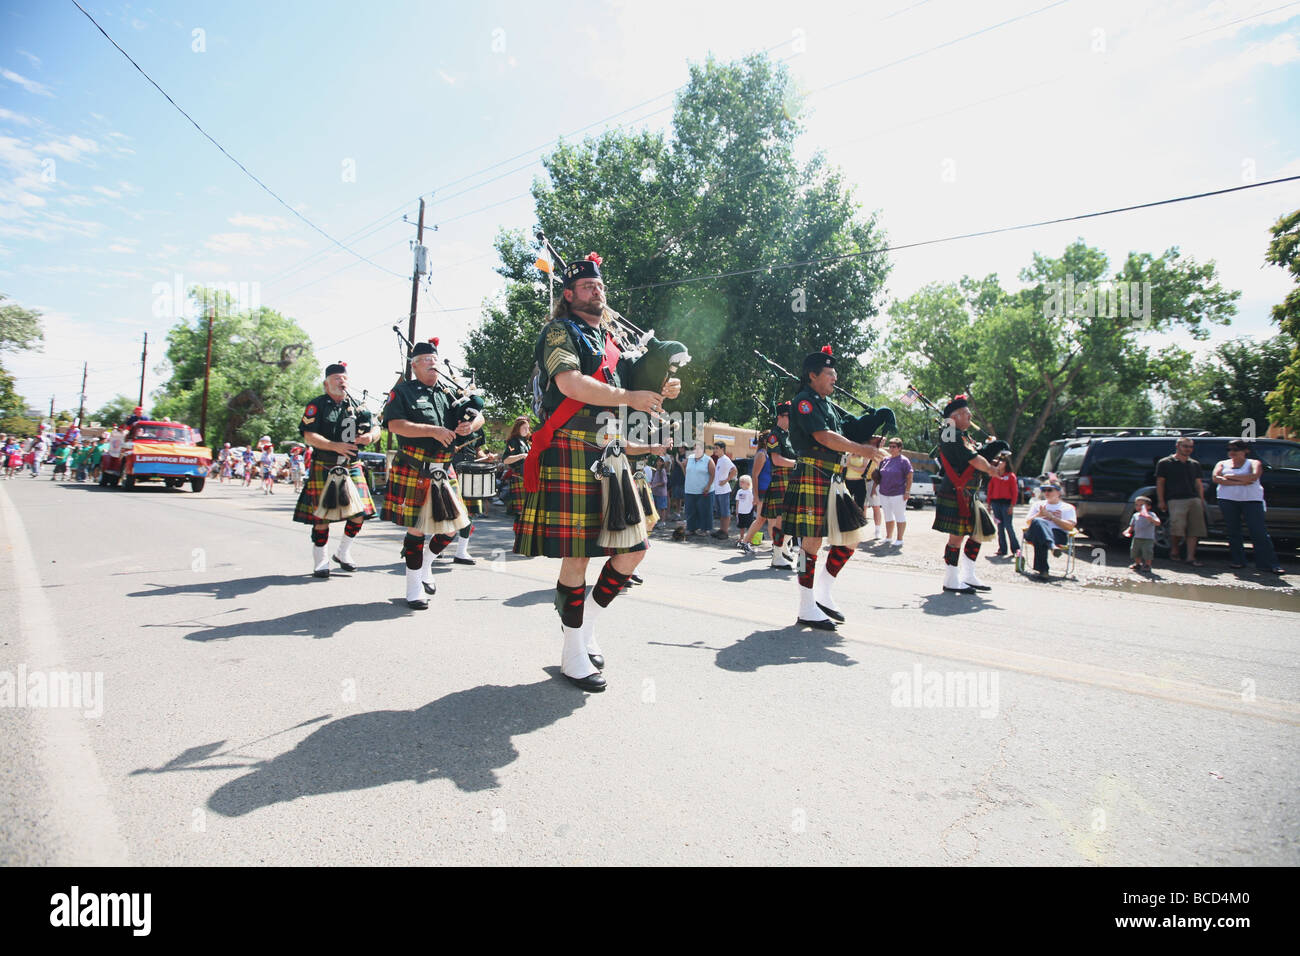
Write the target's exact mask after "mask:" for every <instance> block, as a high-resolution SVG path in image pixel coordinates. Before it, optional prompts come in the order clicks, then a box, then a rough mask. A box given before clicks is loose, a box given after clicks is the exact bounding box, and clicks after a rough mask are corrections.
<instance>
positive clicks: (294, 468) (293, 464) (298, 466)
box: [289, 445, 303, 495]
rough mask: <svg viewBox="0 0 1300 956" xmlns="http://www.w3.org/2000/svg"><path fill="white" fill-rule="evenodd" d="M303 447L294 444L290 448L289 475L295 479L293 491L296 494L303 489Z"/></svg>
mask: <svg viewBox="0 0 1300 956" xmlns="http://www.w3.org/2000/svg"><path fill="white" fill-rule="evenodd" d="M302 473H303V462H302V448H301V447H300V446H298V445H294V446H293V448H291V449H289V477H290V478H291V479H292V480H293V493H294V494H295V495H296V494H298V493H299V492H300V491H302Z"/></svg>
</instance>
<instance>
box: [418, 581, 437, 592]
mask: <svg viewBox="0 0 1300 956" xmlns="http://www.w3.org/2000/svg"><path fill="white" fill-rule="evenodd" d="M420 587H422V588H424V593H425V594H437V593H438V585H436V584H435V583H433V582H432V581H421V582H420Z"/></svg>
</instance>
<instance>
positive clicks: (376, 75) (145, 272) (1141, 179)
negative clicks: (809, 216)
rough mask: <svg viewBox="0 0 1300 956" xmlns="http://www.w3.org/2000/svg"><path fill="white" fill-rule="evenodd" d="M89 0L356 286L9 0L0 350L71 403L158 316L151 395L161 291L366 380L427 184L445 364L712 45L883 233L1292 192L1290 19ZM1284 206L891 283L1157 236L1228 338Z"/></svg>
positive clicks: (1143, 226) (1177, 214) (962, 260)
mask: <svg viewBox="0 0 1300 956" xmlns="http://www.w3.org/2000/svg"><path fill="white" fill-rule="evenodd" d="M83 5H84V6H86V8H87V10H88V11H89V12H90V13H91V14H92V15H93V16H94V17H95V18H96V20H98V21H99V23H100V24H101V26H103V27H104V29H105V30H107V31H108V33H109V34H110V35H111V36H112V37H113V38H114V39H115V40H116V41H117V42H118V43H119V44H121V45H122V47H123V48H124V49H125V50H126V51H127V52H128V53H130V54H131V55H132V56H133V57H134V58H135V59H136V60H137V62H139V63H140V65H141V66H142V67H143V68H144V69H145V70H146V71H147V72H148V73H149V74H150V75H151V76H152V77H153V78H154V79H155V80H156V81H157V82H158V83H159V84H160V85H161V86H162V87H163V89H165V90H166V91H167V92H168V93H169V94H171V96H172V97H173V98H174V99H175V100H176V101H177V103H179V104H180V105H181V106H182V107H183V108H184V109H185V110H186V111H187V112H188V113H189V114H190V115H191V116H193V117H194V118H195V119H196V120H197V121H198V122H199V123H200V124H201V125H202V126H203V127H204V128H205V129H206V130H207V131H208V132H209V133H210V134H211V135H212V136H213V137H214V138H215V139H216V140H218V141H219V142H220V143H221V144H222V145H223V146H225V147H226V149H227V150H229V151H230V153H231V154H233V155H234V156H235V157H236V158H238V159H239V160H240V161H241V162H243V163H244V164H245V165H246V166H247V167H248V168H249V169H250V170H251V171H252V172H253V173H254V174H255V175H257V176H258V177H259V178H260V179H261V180H262V181H264V182H265V183H267V184H268V185H269V186H270V187H271V188H272V189H273V190H274V191H275V192H276V193H278V194H279V195H280V196H281V197H282V198H283V199H284V200H285V201H286V202H288V203H289V204H290V205H291V206H292V207H293V208H294V209H296V210H297V211H299V212H300V213H301V214H302V215H304V216H306V217H308V218H309V219H311V220H312V221H313V222H315V223H316V224H317V225H318V226H320V227H321V228H322V229H324V230H325V231H326V232H328V233H330V234H331V235H333V236H335V237H336V238H339V239H342V240H344V241H345V242H347V243H348V244H350V245H353V246H354V248H355V249H356V250H357V251H359V252H360V253H361V254H363V255H365V256H366V257H367V258H369V259H371V260H373V262H374V263H376V264H377V265H378V268H377V267H376V266H372V265H370V264H368V263H364V262H360V261H359V260H357V259H356V258H355V257H354V256H352V255H349V254H348V253H346V252H343V251H342V250H339V249H338V248H337V247H336V246H333V245H332V244H331V243H330V242H329V241H327V240H326V239H324V238H322V237H321V236H320V235H319V234H318V233H316V232H313V231H312V230H311V229H310V228H309V227H308V226H307V225H305V224H304V223H303V222H302V221H301V220H299V219H297V218H295V217H294V216H293V214H292V213H290V212H289V211H288V210H286V209H285V208H284V207H282V206H280V205H279V204H278V203H276V201H275V200H274V199H273V198H272V197H271V196H269V195H267V194H266V193H265V192H263V191H262V190H261V189H260V188H259V187H258V186H257V185H256V184H255V183H253V182H252V181H251V180H250V179H249V178H248V177H247V176H245V174H244V173H242V172H241V171H240V170H239V169H238V168H237V167H235V166H234V165H233V164H232V163H231V162H230V161H229V160H228V159H227V158H226V157H225V156H223V155H222V154H221V153H220V152H219V151H218V150H217V149H216V148H215V147H214V146H213V145H212V144H211V143H209V142H208V141H207V140H205V139H203V138H202V136H201V135H200V134H199V133H198V132H197V131H196V130H195V129H194V128H193V127H192V126H191V125H190V124H189V123H188V122H187V121H186V120H185V119H184V117H182V116H181V115H180V114H179V113H177V112H176V111H175V109H173V108H172V106H170V105H169V104H168V103H167V102H166V100H164V99H163V97H162V96H161V95H160V94H159V93H158V92H157V91H156V90H155V89H154V88H153V87H151V86H150V85H149V84H148V83H147V82H146V81H145V79H144V78H143V77H142V76H141V75H140V74H139V73H138V72H136V70H135V69H134V68H133V67H132V66H131V65H130V63H128V62H127V61H126V59H125V58H123V57H122V55H121V54H120V53H119V52H118V51H117V50H115V49H114V48H113V47H112V46H111V45H110V44H109V43H108V41H107V40H105V39H104V37H103V36H102V35H100V33H99V32H98V31H97V30H96V29H95V28H94V26H93V25H92V24H91V23H90V22H89V21H88V20H87V19H86V18H85V17H84V16H83V15H82V14H81V13H80V12H79V11H78V10H77V8H76V7H75V6H74V5H73V4H72V3H71V2H68V0H45V2H26V3H22V2H13V0H6V2H4V3H3V4H2V5H0V292H4V293H5V294H6V295H8V296H10V297H11V298H12V299H14V300H16V301H18V302H20V303H21V304H23V305H26V306H30V307H34V308H38V309H40V310H41V311H42V312H44V313H45V316H46V319H45V322H46V328H47V343H46V347H45V349H44V351H43V352H34V353H25V354H19V355H6V356H5V357H4V362H5V365H6V367H7V368H8V369H9V370H10V371H11V372H12V373H13V374H14V375H15V376H16V378H17V380H18V387H19V390H20V392H21V393H22V394H24V395H25V396H26V397H27V398H28V399H30V400H31V401H33V402H34V403H36V404H38V405H42V406H44V405H46V404H47V403H48V401H49V396H50V395H51V394H53V395H55V402H56V405H58V406H59V407H69V406H71V407H75V405H76V402H77V392H78V389H79V386H80V374H81V363H82V361H83V360H87V361H89V363H90V369H91V373H90V380H89V384H88V387H87V392H88V406H89V407H90V408H91V409H94V408H97V407H98V406H99V405H100V404H102V403H103V402H104V401H106V400H108V399H109V398H111V397H112V396H113V395H114V394H116V393H119V392H123V393H127V394H132V395H133V394H135V391H136V388H137V387H138V375H139V364H138V361H139V351H140V338H141V334H142V333H143V332H145V331H146V330H147V331H148V332H149V338H150V349H151V355H150V361H149V370H148V376H147V380H146V384H147V388H148V389H149V390H152V389H153V388H156V387H157V386H158V385H159V384H161V382H162V381H163V380H164V378H165V372H159V370H158V368H157V362H158V360H161V358H162V352H161V348H162V344H163V339H164V335H165V333H166V330H167V328H168V327H169V326H170V325H171V324H172V320H171V319H170V318H168V317H167V315H166V314H158V313H159V312H160V311H162V310H163V309H164V307H165V306H167V304H168V303H167V301H166V298H165V297H164V298H163V299H162V301H161V303H160V301H159V296H158V295H157V292H156V289H157V287H158V284H159V283H161V284H163V285H168V286H169V285H171V284H172V283H174V282H176V281H181V282H184V283H191V282H198V281H221V282H237V283H247V284H249V288H250V291H251V290H252V289H253V288H254V287H255V288H256V290H257V296H258V298H259V299H260V301H261V303H262V304H265V305H270V306H272V307H274V308H277V309H279V310H280V311H282V312H284V313H286V314H289V315H292V316H294V317H295V318H297V319H298V320H299V321H300V322H301V323H302V325H303V326H304V327H305V328H306V329H307V330H308V332H309V333H310V334H311V335H312V337H313V340H314V343H315V345H316V347H317V353H318V356H319V357H320V358H321V359H322V360H323V361H328V360H333V359H336V358H345V359H347V360H348V361H349V365H350V368H351V370H352V372H353V379H354V383H356V384H357V385H358V386H360V387H369V388H371V389H372V390H383V389H386V388H387V386H388V384H389V383H390V382H391V380H392V377H393V372H394V370H395V369H396V368H397V361H396V350H395V348H394V345H393V337H392V334H391V333H390V332H387V331H386V330H387V328H388V326H390V325H391V324H393V322H395V321H398V319H399V318H400V317H401V316H403V315H404V314H405V313H406V311H407V309H408V306H409V299H410V282H409V278H407V277H408V276H409V274H410V252H409V250H408V248H407V240H409V239H410V238H411V237H413V235H414V230H413V228H411V227H410V226H408V225H406V224H405V223H403V222H402V221H401V217H402V215H403V214H406V215H408V216H410V217H411V218H414V215H415V209H416V205H417V198H418V197H419V196H420V195H422V194H423V195H424V196H426V197H427V198H430V199H431V205H430V207H429V210H428V213H427V222H428V223H430V224H439V225H440V227H439V229H438V231H437V232H434V233H432V234H429V235H427V236H426V241H427V243H428V245H429V246H430V250H431V254H432V257H433V266H434V274H433V276H432V278H431V281H430V285H429V289H428V290H427V291H425V292H422V294H421V318H420V324H419V333H420V335H421V336H424V337H427V336H429V335H435V334H436V335H439V336H440V337H441V338H442V339H443V341H444V343H451V349H450V350H448V351H449V354H451V355H452V356H453V357H455V355H456V353H457V351H458V348H459V343H460V341H461V340H462V339H463V338H464V335H465V333H466V330H467V329H469V328H471V327H472V326H473V324H474V323H475V322H476V321H477V316H478V311H477V308H478V306H479V304H480V303H481V302H482V301H483V300H484V298H486V297H489V296H492V295H494V294H495V293H496V291H497V290H498V289H499V288H500V284H501V283H500V279H499V277H497V276H496V275H495V273H494V272H493V271H492V267H493V265H494V257H493V253H492V250H491V241H492V237H493V236H494V234H495V233H496V230H497V229H498V228H499V227H501V226H509V227H520V228H529V227H531V225H532V215H531V212H532V206H531V203H530V202H529V200H528V198H527V191H528V189H529V186H530V184H531V182H532V180H533V177H535V176H537V175H539V174H540V171H541V167H540V165H539V164H538V163H537V160H538V159H539V157H540V156H541V155H542V154H543V153H544V152H545V149H546V147H547V146H548V145H549V144H550V143H551V142H552V141H553V140H554V139H555V138H556V137H557V136H559V135H569V136H571V135H572V134H574V133H575V132H576V131H579V130H585V133H595V132H598V131H599V130H601V129H604V128H607V127H608V126H611V125H616V124H619V123H628V124H629V125H631V126H633V127H642V126H644V127H649V128H662V127H663V126H664V125H665V124H667V123H668V121H669V119H670V115H671V114H670V111H669V109H668V107H669V106H670V105H671V95H670V94H671V91H673V90H674V89H675V88H676V87H678V86H679V85H680V84H681V83H683V82H684V81H685V79H686V71H687V64H688V62H690V61H693V60H694V61H698V60H700V59H702V58H703V57H704V56H706V55H708V54H709V53H712V54H714V55H716V56H718V57H720V58H724V59H731V58H734V57H738V56H742V55H744V54H746V53H750V52H753V51H755V50H762V49H771V51H772V55H773V56H774V57H778V58H782V59H784V60H785V61H786V62H787V64H788V65H789V68H790V70H791V71H792V73H793V75H794V77H795V79H796V81H797V83H798V84H799V86H800V88H801V89H802V90H803V91H804V92H805V94H806V110H807V112H806V116H805V122H806V126H807V133H806V135H805V137H804V139H803V141H802V146H801V148H803V149H805V150H806V151H807V152H808V153H811V152H812V151H813V150H824V151H825V153H826V154H827V157H828V158H829V160H830V161H831V162H832V163H834V164H836V165H838V166H840V167H842V168H843V170H844V171H845V174H846V177H847V179H848V181H849V182H850V183H852V184H853V186H854V189H855V194H856V197H857V199H858V200H859V202H861V203H862V205H863V207H864V209H866V210H872V209H875V210H879V212H880V218H881V222H882V224H883V226H884V227H885V229H886V230H887V232H888V235H889V238H890V239H891V240H892V241H895V242H910V241H917V240H922V239H929V238H933V237H937V236H942V235H952V234H957V233H962V232H966V231H970V230H977V229H985V228H990V227H996V226H1003V225H1010V224H1014V223H1018V222H1027V221H1032V220H1037V219H1043V218H1050V217H1054V216H1060V215H1070V214H1074V213H1080V212H1087V211H1091V210H1094V209H1102V208H1109V207H1113V206H1119V205H1126V204H1129V203H1137V202H1145V201H1149V200H1155V199H1162V198H1166V197H1170V196H1176V195H1183V194H1188V193H1195V192H1200V191H1204V190H1210V189H1218V188H1223V187H1226V186H1233V185H1238V184H1241V183H1243V182H1246V181H1252V180H1253V181H1260V180H1265V179H1273V178H1277V177H1280V176H1286V175H1297V174H1300V124H1297V122H1296V109H1295V105H1294V104H1295V103H1296V102H1300V3H1292V4H1286V5H1283V4H1281V3H1279V2H1276V0H1274V2H1269V0H1264V2H1252V0H1238V2H1214V3H1203V2H1199V3H1182V2H1161V3H1141V2H1111V0H1094V2H1083V0H1074V2H1063V3H1052V0H983V2H980V3H970V2H963V0H882V2H873V3H855V4H830V3H826V4H822V3H812V4H803V5H791V4H787V3H761V2H760V3H746V4H735V3H722V4H709V5H704V4H685V3H654V4H649V3H614V2H579V3H571V4H567V5H564V6H556V5H535V4H521V3H486V4H479V5H476V6H470V5H467V4H450V3H413V2H412V3H396V2H379V3H373V4H368V5H367V4H356V3H343V2H328V0H327V2H315V3H311V4H306V3H282V2H277V3H274V4H267V3H244V2H230V3H222V4H213V3H208V4H200V3H155V4H152V5H141V4H123V3H93V2H92V3H85V4H83ZM1277 7H1282V9H1277V10H1275V9H1274V8H1277ZM543 15H544V16H543ZM1006 21H1010V22H1006ZM1234 21H1241V22H1234ZM196 31H200V32H197V33H196ZM977 31H983V32H979V33H977ZM968 34H976V35H974V36H970V37H969V38H964V37H967V35H968ZM963 38H964V39H963ZM941 44H947V45H945V46H943V47H942V48H940V49H933V48H935V47H937V46H939V45H941ZM196 48H201V49H196ZM900 60H901V61H902V62H897V61H900ZM634 107H635V108H634ZM611 116H612V117H614V118H613V119H612V120H609V119H608V118H609V117H611ZM520 154H522V155H520ZM515 156H519V158H517V159H514V160H513V161H511V162H505V163H502V161H503V160H507V159H509V158H511V157H515ZM494 164H500V165H494ZM488 167H492V168H488ZM350 171H351V172H354V175H349V172H350ZM1297 206H1300V184H1286V185H1282V186H1275V187H1269V188H1266V189H1259V190H1253V191H1250V192H1246V193H1238V194H1234V195H1232V196H1228V197H1222V198H1214V199H1208V200H1203V201H1200V202H1196V203H1186V204H1182V205H1178V206H1173V207H1166V208H1163V209H1160V210H1153V211H1148V212H1140V213H1131V214H1124V215H1119V216H1115V217H1110V218H1107V219H1101V220H1093V221H1089V222H1086V223H1076V224H1072V225H1069V226H1062V227H1052V228H1044V229H1039V230H1032V231H1027V232H1020V233H1012V234H1009V235H1004V236H1001V237H996V238H990V239H977V240H969V241H963V242H959V243H952V244H946V245H939V246H932V247H927V248H925V249H918V250H911V251H902V252H899V253H897V254H896V255H895V257H894V260H893V263H894V267H893V271H892V273H891V275H890V277H889V282H888V285H889V292H890V294H891V296H896V297H903V296H906V295H909V294H911V293H912V292H914V291H915V290H916V289H917V288H919V287H920V286H921V285H922V284H924V283H926V282H929V281H936V280H951V279H955V278H957V277H959V276H960V275H961V274H963V273H970V274H973V275H983V274H985V273H988V272H996V273H998V274H999V275H1000V276H1002V277H1003V279H1004V281H1006V282H1008V283H1009V284H1014V277H1015V274H1016V272H1017V271H1018V270H1019V269H1020V268H1021V267H1023V266H1024V265H1025V264H1026V263H1027V262H1028V261H1029V259H1030V256H1031V255H1032V253H1033V252H1034V251H1035V250H1038V251H1042V252H1044V253H1047V254H1051V255H1057V254H1059V253H1060V251H1061V249H1062V248H1063V247H1064V246H1065V245H1066V244H1067V243H1068V242H1070V241H1072V240H1073V239H1074V238H1076V237H1080V236H1082V237H1083V238H1084V239H1086V240H1087V241H1088V242H1090V243H1092V244H1094V245H1098V246H1100V247H1101V248H1103V249H1105V250H1106V251H1107V252H1108V254H1110V255H1111V257H1112V261H1113V262H1115V261H1118V260H1119V259H1120V258H1122V257H1123V256H1124V255H1125V254H1126V253H1127V252H1128V251H1130V250H1142V251H1151V252H1155V253H1159V252H1161V251H1163V250H1164V249H1166V248H1167V247H1169V246H1172V245H1177V246H1179V247H1180V248H1181V249H1182V250H1183V252H1184V253H1185V254H1187V255H1189V256H1192V257H1194V258H1196V259H1198V260H1205V259H1214V260H1215V261H1216V262H1217V263H1218V265H1219V268H1220V273H1221V275H1222V278H1223V281H1224V282H1225V284H1226V285H1228V286H1229V287H1231V288H1236V289H1241V290H1242V292H1243V298H1242V300H1241V303H1240V309H1241V312H1240V315H1239V317H1238V319H1237V320H1236V321H1235V322H1234V325H1233V326H1232V327H1231V329H1229V330H1227V331H1226V332H1223V333H1217V334H1216V338H1220V339H1221V338H1223V337H1226V336H1228V335H1237V334H1250V335H1256V336H1260V335H1268V334H1271V331H1272V326H1271V325H1270V324H1269V321H1268V309H1269V308H1270V307H1271V306H1272V305H1273V304H1274V303H1275V302H1277V301H1279V300H1280V299H1281V297H1282V296H1283V295H1284V294H1285V293H1286V290H1287V288H1288V282H1287V279H1286V277H1285V275H1284V273H1283V272H1282V271H1281V270H1279V269H1273V268H1268V269H1264V268H1261V264H1262V255H1263V251H1264V248H1265V246H1266V244H1267V239H1268V236H1267V227H1268V226H1269V225H1270V224H1271V223H1272V222H1273V221H1274V220H1275V219H1276V218H1277V217H1278V216H1279V215H1281V214H1283V213H1285V212H1288V211H1291V210H1293V209H1295V208H1296V207H1297ZM601 251H602V253H603V254H605V255H606V256H607V257H608V256H610V255H617V251H616V250H601ZM385 270H387V271H385ZM390 273H397V275H393V274H390ZM663 278H664V279H672V278H678V277H676V276H664V277H663ZM254 284H255V286H254ZM613 304H614V305H615V307H618V302H617V297H615V299H614V301H613ZM444 310H446V311H444ZM633 318H635V319H637V320H638V321H641V323H642V324H643V325H653V324H654V323H653V317H644V316H633ZM524 373H525V370H521V375H522V374H524Z"/></svg>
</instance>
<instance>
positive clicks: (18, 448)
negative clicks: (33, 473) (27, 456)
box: [0, 435, 23, 478]
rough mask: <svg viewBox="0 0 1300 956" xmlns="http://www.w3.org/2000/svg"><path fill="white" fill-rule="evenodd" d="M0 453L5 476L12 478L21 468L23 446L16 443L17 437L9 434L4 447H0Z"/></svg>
mask: <svg viewBox="0 0 1300 956" xmlns="http://www.w3.org/2000/svg"><path fill="white" fill-rule="evenodd" d="M0 454H3V456H4V466H5V477H6V478H12V477H13V476H14V475H16V474H18V473H19V471H21V470H22V467H23V446H22V445H20V444H18V439H16V438H14V437H13V436H12V435H10V436H9V437H8V438H7V439H6V440H5V443H4V448H3V449H0Z"/></svg>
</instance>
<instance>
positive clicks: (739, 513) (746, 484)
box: [736, 475, 754, 554]
mask: <svg viewBox="0 0 1300 956" xmlns="http://www.w3.org/2000/svg"><path fill="white" fill-rule="evenodd" d="M753 484H754V483H753V480H752V479H751V478H750V477H749V475H741V476H740V488H739V489H738V490H737V491H736V527H738V528H739V529H740V537H739V538H738V539H737V540H736V546H737V547H738V548H740V550H741V551H744V552H745V553H746V554H753V553H754V546H753V545H752V544H750V543H749V528H750V526H751V525H752V524H753V523H754V488H753Z"/></svg>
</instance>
